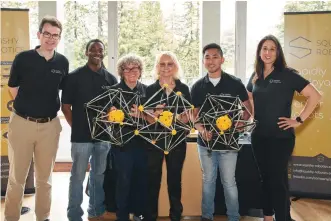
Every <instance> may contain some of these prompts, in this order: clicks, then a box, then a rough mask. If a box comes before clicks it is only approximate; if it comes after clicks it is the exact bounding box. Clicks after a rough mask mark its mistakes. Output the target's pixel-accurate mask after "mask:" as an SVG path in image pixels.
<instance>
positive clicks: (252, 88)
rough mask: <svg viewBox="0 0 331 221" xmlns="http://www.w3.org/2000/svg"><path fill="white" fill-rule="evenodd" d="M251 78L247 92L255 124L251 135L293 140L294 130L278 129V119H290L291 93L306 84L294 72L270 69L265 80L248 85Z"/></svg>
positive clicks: (305, 81) (288, 69) (304, 80)
mask: <svg viewBox="0 0 331 221" xmlns="http://www.w3.org/2000/svg"><path fill="white" fill-rule="evenodd" d="M254 75H255V73H253V75H252V76H251V78H250V80H249V82H248V84H247V90H248V91H249V92H252V93H253V98H254V117H255V119H256V120H257V121H258V124H257V127H256V128H255V130H254V133H256V134H259V135H262V136H268V137H291V136H292V137H293V136H294V129H293V128H290V129H287V130H283V129H280V128H279V126H278V124H277V123H278V122H279V119H278V118H279V117H288V118H290V117H291V112H292V100H293V96H294V92H295V91H297V92H299V93H300V92H301V91H302V90H303V89H304V88H305V87H306V86H307V85H308V84H309V81H307V80H306V79H304V78H303V77H302V76H300V75H299V74H298V72H297V71H296V70H294V69H290V68H286V69H284V70H282V71H280V70H273V71H272V72H271V73H270V74H269V75H268V76H267V77H266V78H265V79H258V80H257V81H256V82H255V84H252V79H253V77H254Z"/></svg>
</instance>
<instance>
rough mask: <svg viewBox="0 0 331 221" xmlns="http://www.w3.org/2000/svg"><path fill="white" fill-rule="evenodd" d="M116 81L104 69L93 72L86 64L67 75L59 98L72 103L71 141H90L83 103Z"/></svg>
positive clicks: (64, 102) (65, 102)
mask: <svg viewBox="0 0 331 221" xmlns="http://www.w3.org/2000/svg"><path fill="white" fill-rule="evenodd" d="M116 83H117V79H116V78H115V77H114V76H113V75H112V74H110V73H109V72H108V71H107V70H106V69H104V68H101V69H100V70H99V71H98V72H94V71H92V70H91V69H90V68H89V67H88V65H85V66H83V67H80V68H77V69H76V70H74V71H73V72H71V73H70V74H69V75H68V77H67V78H66V80H65V86H64V89H63V91H62V99H61V100H62V103H63V104H71V105H72V128H71V142H77V143H85V142H92V138H91V133H90V128H89V124H88V120H87V114H86V110H85V104H86V103H87V102H89V101H91V100H92V99H93V98H95V97H97V96H98V95H99V94H100V93H101V92H103V88H104V87H105V86H112V85H114V84H116ZM90 120H91V119H90Z"/></svg>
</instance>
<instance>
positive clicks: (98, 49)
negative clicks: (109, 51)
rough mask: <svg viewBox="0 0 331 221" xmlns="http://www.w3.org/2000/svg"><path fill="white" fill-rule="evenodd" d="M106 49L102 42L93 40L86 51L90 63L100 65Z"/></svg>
mask: <svg viewBox="0 0 331 221" xmlns="http://www.w3.org/2000/svg"><path fill="white" fill-rule="evenodd" d="M104 50H105V48H104V46H103V44H102V43H100V42H92V43H91V44H90V45H89V47H88V50H87V52H86V56H87V57H88V63H89V64H92V65H96V66H100V65H101V64H102V60H103V57H104Z"/></svg>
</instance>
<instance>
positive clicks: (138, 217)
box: [133, 215, 145, 221]
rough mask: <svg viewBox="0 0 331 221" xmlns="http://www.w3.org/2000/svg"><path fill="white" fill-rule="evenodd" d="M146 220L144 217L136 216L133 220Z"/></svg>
mask: <svg viewBox="0 0 331 221" xmlns="http://www.w3.org/2000/svg"><path fill="white" fill-rule="evenodd" d="M144 219H145V217H144V216H143V215H139V216H138V215H134V216H133V220H134V221H142V220H144Z"/></svg>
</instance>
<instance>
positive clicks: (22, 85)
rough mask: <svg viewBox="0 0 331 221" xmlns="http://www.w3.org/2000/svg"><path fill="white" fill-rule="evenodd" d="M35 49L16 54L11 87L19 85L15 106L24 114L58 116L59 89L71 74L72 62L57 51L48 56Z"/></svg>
mask: <svg viewBox="0 0 331 221" xmlns="http://www.w3.org/2000/svg"><path fill="white" fill-rule="evenodd" d="M39 47H40V46H37V47H36V48H35V49H34V50H28V51H23V52H21V53H19V54H17V55H16V57H15V59H14V61H13V65H12V67H11V70H10V78H9V81H8V86H9V87H19V89H18V94H17V96H16V98H15V101H14V109H15V110H16V111H17V112H19V113H20V114H23V115H26V116H29V117H34V118H44V117H52V118H53V117H55V116H56V115H57V112H58V111H59V109H60V99H59V89H62V82H63V79H64V77H65V76H66V75H68V70H69V62H68V60H67V58H66V57H64V56H63V55H62V54H60V53H57V52H54V56H53V58H52V59H50V60H48V61H47V60H46V59H45V58H44V57H42V56H40V55H39V54H38V52H37V51H36V49H37V48H39Z"/></svg>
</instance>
